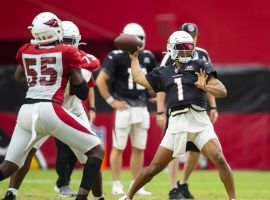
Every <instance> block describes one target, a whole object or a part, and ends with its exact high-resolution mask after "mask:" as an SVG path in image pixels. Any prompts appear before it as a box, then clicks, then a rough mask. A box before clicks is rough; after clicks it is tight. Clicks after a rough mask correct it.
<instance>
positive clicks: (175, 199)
mask: <svg viewBox="0 0 270 200" xmlns="http://www.w3.org/2000/svg"><path fill="white" fill-rule="evenodd" d="M179 199H184V197H183V195H182V194H181V193H180V192H179V190H178V189H177V188H173V189H172V190H171V191H170V192H169V200H179Z"/></svg>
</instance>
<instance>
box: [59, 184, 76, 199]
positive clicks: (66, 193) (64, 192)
mask: <svg viewBox="0 0 270 200" xmlns="http://www.w3.org/2000/svg"><path fill="white" fill-rule="evenodd" d="M54 191H55V192H56V193H58V194H59V195H60V196H62V197H73V196H75V193H74V192H73V191H72V189H71V188H70V186H69V185H64V186H61V187H57V186H55V187H54Z"/></svg>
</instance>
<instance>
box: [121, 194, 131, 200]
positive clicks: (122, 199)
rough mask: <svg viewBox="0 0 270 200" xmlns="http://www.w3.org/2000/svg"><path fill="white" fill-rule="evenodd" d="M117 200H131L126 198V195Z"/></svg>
mask: <svg viewBox="0 0 270 200" xmlns="http://www.w3.org/2000/svg"><path fill="white" fill-rule="evenodd" d="M118 200H131V198H130V197H129V196H127V195H124V196H122V197H121V198H120V199H118Z"/></svg>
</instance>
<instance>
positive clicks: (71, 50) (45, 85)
mask: <svg viewBox="0 0 270 200" xmlns="http://www.w3.org/2000/svg"><path fill="white" fill-rule="evenodd" d="M16 59H17V60H18V62H19V63H20V64H21V66H22V69H23V70H24V72H25V76H26V79H27V84H28V91H27V94H26V98H31V99H46V100H52V101H54V102H58V103H61V104H62V103H63V100H64V92H65V88H66V85H67V82H68V78H69V75H70V69H71V68H78V69H80V68H81V62H82V61H81V60H82V59H81V55H80V53H79V51H78V49H77V48H75V47H72V46H67V45H56V46H43V47H39V46H36V45H33V44H25V45H23V46H22V47H21V48H20V49H19V51H18V53H17V56H16Z"/></svg>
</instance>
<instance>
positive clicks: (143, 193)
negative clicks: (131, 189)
mask: <svg viewBox="0 0 270 200" xmlns="http://www.w3.org/2000/svg"><path fill="white" fill-rule="evenodd" d="M136 195H140V196H149V195H152V193H151V192H149V191H147V190H146V189H144V187H142V188H141V189H139V190H138V191H137V192H136Z"/></svg>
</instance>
